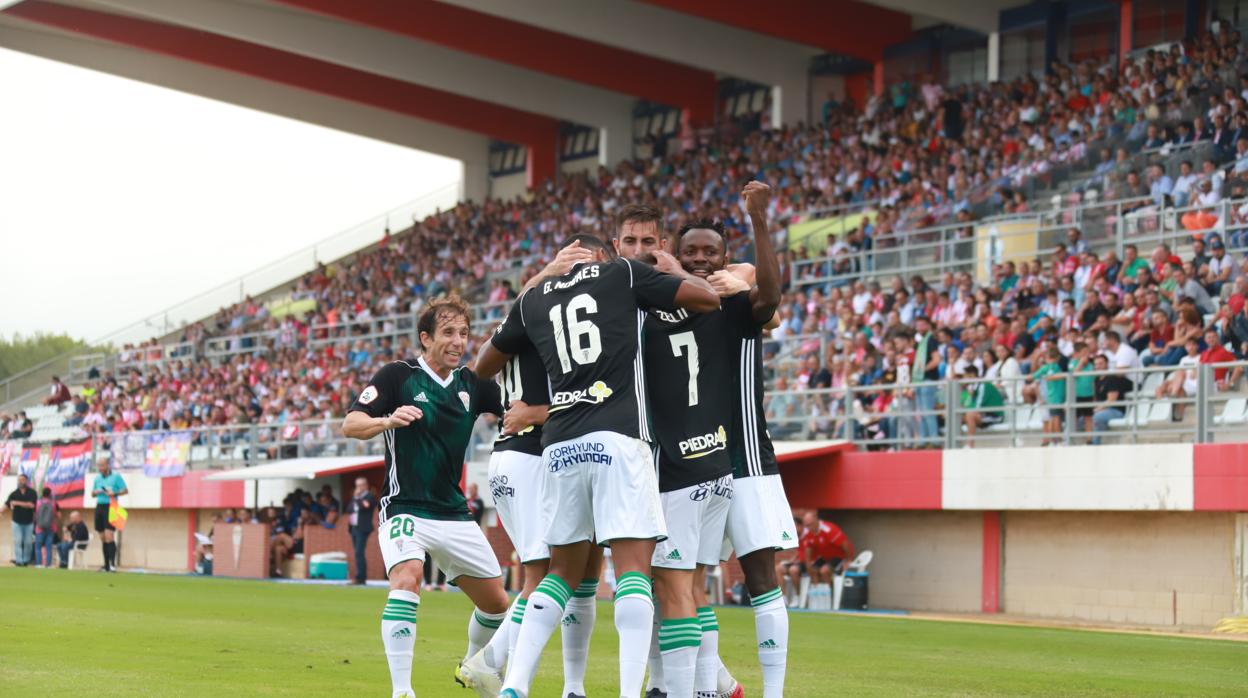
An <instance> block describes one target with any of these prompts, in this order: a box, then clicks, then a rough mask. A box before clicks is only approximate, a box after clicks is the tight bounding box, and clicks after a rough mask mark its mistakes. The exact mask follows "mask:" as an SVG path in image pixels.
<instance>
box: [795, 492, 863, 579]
mask: <svg viewBox="0 0 1248 698" xmlns="http://www.w3.org/2000/svg"><path fill="white" fill-rule="evenodd" d="M802 526H803V529H802V535H801V537H800V538H799V539H798V546H797V557H796V558H795V559H793V560H790V561H788V562H782V563H780V564H779V565H777V566H776V576H777V578H779V579H786V580H787V581H788V582H789V583H791V584H792V585H793V588H794V589H799V588H801V580H802V575H803V574H809V575H810V582H811V584H830V583H831V582H832V575H833V573H835V572H836V571H837V569H838V568H841V567H843V566H844V565H848V564H849V563H850V562H852V561H853V559H854V544H853V543H852V542H851V541H850V540H849V536H847V535H845V532H844V531H842V530H841V529H840V527H839V526H837V525H836V524H834V523H829V522H827V521H820V520H819V514H818V513H816V512H814V511H808V512H806V515H805V516H803V517H802Z"/></svg>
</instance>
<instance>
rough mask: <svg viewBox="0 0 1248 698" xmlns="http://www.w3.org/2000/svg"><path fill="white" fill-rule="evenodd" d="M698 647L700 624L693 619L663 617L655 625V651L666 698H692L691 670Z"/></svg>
mask: <svg viewBox="0 0 1248 698" xmlns="http://www.w3.org/2000/svg"><path fill="white" fill-rule="evenodd" d="M701 644H702V623H701V621H699V620H698V619H697V618H664V619H663V622H662V623H660V624H659V652H660V653H661V654H662V655H663V676H664V677H665V678H666V679H667V695H668V698H692V697H693V684H694V667H695V666H696V665H697V660H698V648H699V646H701Z"/></svg>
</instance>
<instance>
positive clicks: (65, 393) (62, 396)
mask: <svg viewBox="0 0 1248 698" xmlns="http://www.w3.org/2000/svg"><path fill="white" fill-rule="evenodd" d="M71 399H72V396H71V395H70V394H69V387H68V386H66V385H65V384H64V383H62V382H61V379H60V378H58V377H56V376H52V390H51V392H50V393H49V394H48V396H47V397H46V398H44V400H43V404H45V405H62V404H64V403H66V402H69V401H70V400H71Z"/></svg>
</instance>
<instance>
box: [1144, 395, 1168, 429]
mask: <svg viewBox="0 0 1248 698" xmlns="http://www.w3.org/2000/svg"><path fill="white" fill-rule="evenodd" d="M1172 416H1174V403H1173V402H1170V401H1169V400H1158V401H1157V402H1154V403H1153V408H1152V409H1151V410H1149V412H1148V421H1149V423H1150V424H1159V423H1169V421H1170V418H1171V417H1172Z"/></svg>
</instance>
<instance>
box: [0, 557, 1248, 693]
mask: <svg viewBox="0 0 1248 698" xmlns="http://www.w3.org/2000/svg"><path fill="white" fill-rule="evenodd" d="M384 603H385V592H384V591H383V590H381V589H375V588H364V589H360V588H344V587H335V586H297V585H288V584H271V583H264V582H249V581H233V580H225V579H197V578H190V577H174V576H154V575H151V576H148V575H134V574H115V575H104V574H100V573H96V572H68V571H64V570H34V569H14V568H4V569H0V695H13V696H83V695H89V696H114V695H115V696H123V695H124V696H228V697H230V698H242V697H244V696H326V695H338V696H389V695H390V692H389V691H390V687H389V678H388V675H387V672H386V664H385V659H384V657H383V655H382V650H381V640H380V638H379V635H380V629H379V618H380V615H381V608H382V605H383V604H384ZM469 611H470V606H469V603H468V600H467V599H466V598H465V597H464V596H463V595H462V594H458V593H437V592H433V593H426V594H424V595H423V598H422V603H421V606H420V621H419V626H418V627H419V634H418V639H417V644H416V660H415V668H414V671H413V683H414V687H415V689H416V694H417V695H418V696H421V697H422V698H432V697H435V696H436V697H441V696H450V697H452V698H455V697H457V696H458V697H462V698H470V697H473V696H475V694H474V693H472V692H471V691H468V690H464V689H460V688H459V687H458V686H456V685H455V684H454V683H453V681H452V679H451V676H452V673H453V671H454V668H455V664H456V662H457V660H459V659H460V657H461V655H462V654H463V652H464V649H465V642H466V635H465V632H466V627H467V620H468V613H469ZM718 612H719V619H720V627H721V640H720V648H721V651H722V653H723V655H724V659H725V661H726V662H727V663H728V666H729V667H730V668H731V669H732V670H733V672H734V673H735V674H736V675H737V676H738V678H739V679H740V680H741V681H742V682H743V683H744V684H745V686H746V690H747V695H753V696H757V695H759V690H760V688H761V677H760V674H759V670H758V665H757V661H756V659H755V649H754V648H755V642H754V625H753V624H754V620H753V616H752V615H751V613H750V611H749V610H748V609H743V608H722V609H718ZM615 648H616V636H615V629H614V627H613V626H612V623H611V606H610V604H600V605H599V607H598V624H597V627H596V628H595V631H594V639H593V645H592V648H591V658H590V662H591V663H590V668H589V685H588V686H587V688H588V689H589V693H590V695H591V696H599V697H601V696H608V695H613V691H614V690H616V675H617V671H616V663H615ZM561 673H562V665H561V663H560V658H559V640H558V638H552V641H551V644H550V646H549V647H548V649H547V651H546V654H545V655H544V657H543V661H542V667H541V671H540V673H539V675H538V679H537V682H536V683H535V685H534V690H533V696H534V698H538V697H544V696H554V695H556V694H557V691H558V690H559V688H560V685H561V681H560V676H561ZM1020 694H1025V695H1042V696H1058V695H1105V696H1108V695H1240V696H1242V695H1245V694H1248V643H1239V642H1220V641H1214V640H1205V639H1197V638H1192V639H1187V638H1174V637H1150V636H1141V635H1127V634H1111V633H1095V632H1086V631H1079V630H1051V629H1043V628H1034V627H1019V626H996V625H977V624H967V623H944V622H933V621H919V620H912V619H905V618H862V617H853V616H840V615H826V614H814V613H794V614H792V615H791V633H790V649H789V671H788V684H787V691H786V695H788V696H831V695H850V696H857V695H1020Z"/></svg>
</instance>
